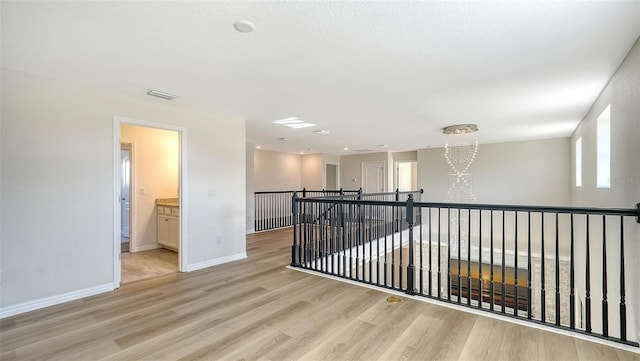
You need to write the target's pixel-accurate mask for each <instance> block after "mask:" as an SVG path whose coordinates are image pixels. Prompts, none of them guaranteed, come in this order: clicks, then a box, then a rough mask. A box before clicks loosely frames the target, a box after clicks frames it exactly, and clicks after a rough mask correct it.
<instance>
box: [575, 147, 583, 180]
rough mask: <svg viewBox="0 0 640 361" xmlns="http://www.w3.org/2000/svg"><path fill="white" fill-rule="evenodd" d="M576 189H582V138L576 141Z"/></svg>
mask: <svg viewBox="0 0 640 361" xmlns="http://www.w3.org/2000/svg"><path fill="white" fill-rule="evenodd" d="M576 187H582V137H580V138H578V140H576Z"/></svg>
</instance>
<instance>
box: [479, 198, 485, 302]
mask: <svg viewBox="0 0 640 361" xmlns="http://www.w3.org/2000/svg"><path fill="white" fill-rule="evenodd" d="M478 227H479V228H478V288H479V290H478V291H479V293H478V295H479V296H478V308H482V296H483V295H484V280H483V279H482V210H481V209H479V210H478Z"/></svg>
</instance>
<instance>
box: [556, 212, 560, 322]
mask: <svg viewBox="0 0 640 361" xmlns="http://www.w3.org/2000/svg"><path fill="white" fill-rule="evenodd" d="M558 221H559V219H558V213H557V212H556V326H560V230H559V228H560V224H559V223H558Z"/></svg>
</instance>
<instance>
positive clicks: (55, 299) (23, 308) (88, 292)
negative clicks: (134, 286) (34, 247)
mask: <svg viewBox="0 0 640 361" xmlns="http://www.w3.org/2000/svg"><path fill="white" fill-rule="evenodd" d="M113 290H114V287H113V284H112V283H107V284H104V285H100V286H95V287H89V288H85V289H82V290H77V291H72V292H67V293H63V294H61V295H56V296H51V297H45V298H41V299H38V300H34V301H29V302H25V303H20V304H17V305H13V306H8V307H3V308H0V318H5V317H10V316H14V315H17V314H20V313H25V312H29V311H33V310H37V309H40V308H45V307H49V306H54V305H57V304H60V303H65V302H69V301H74V300H77V299H80V298H84V297H89V296H93V295H97V294H99V293H104V292H109V291H113Z"/></svg>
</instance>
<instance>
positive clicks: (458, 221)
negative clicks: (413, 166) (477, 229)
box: [442, 124, 478, 259]
mask: <svg viewBox="0 0 640 361" xmlns="http://www.w3.org/2000/svg"><path fill="white" fill-rule="evenodd" d="M477 131H478V126H477V125H475V124H458V125H451V126H448V127H445V128H444V129H443V130H442V133H444V134H445V137H446V142H445V146H444V149H445V150H444V157H445V159H446V160H447V163H448V164H449V166H450V167H451V170H452V173H449V189H448V201H449V202H451V203H469V202H473V201H475V200H476V198H475V195H474V194H473V173H471V172H470V171H469V168H470V167H471V163H473V161H474V160H475V158H476V154H478V137H477V134H476V132H477ZM449 222H450V223H451V230H452V234H451V235H450V236H451V240H452V243H451V245H450V246H451V248H452V251H454V252H455V251H458V247H459V248H460V252H459V254H460V257H461V258H466V259H469V258H468V256H469V255H468V254H467V250H468V247H469V232H468V228H469V213H468V212H465V211H464V210H460V211H459V212H453V213H452V214H451V218H450V220H449ZM454 230H455V231H454Z"/></svg>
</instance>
